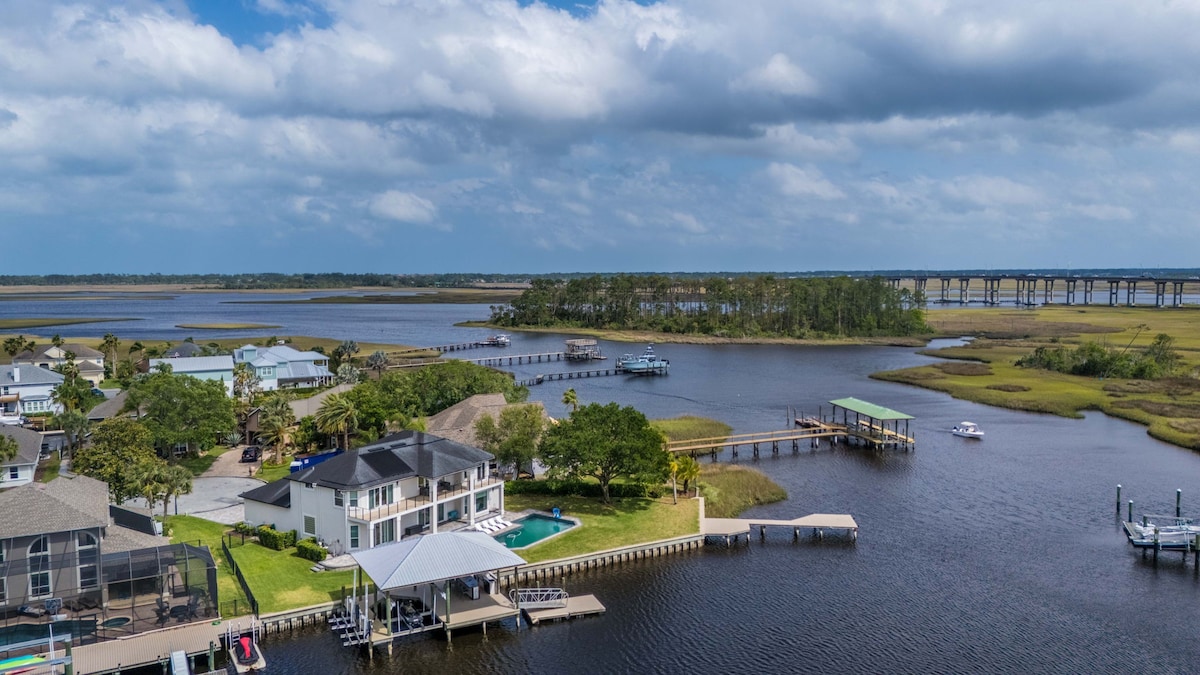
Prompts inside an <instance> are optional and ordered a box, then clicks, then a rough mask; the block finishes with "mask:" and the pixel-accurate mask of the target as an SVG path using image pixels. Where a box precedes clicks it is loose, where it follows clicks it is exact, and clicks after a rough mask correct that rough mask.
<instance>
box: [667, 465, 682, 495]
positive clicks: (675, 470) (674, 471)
mask: <svg viewBox="0 0 1200 675" xmlns="http://www.w3.org/2000/svg"><path fill="white" fill-rule="evenodd" d="M667 467H668V468H670V470H671V503H672V504H678V503H679V484H678V482H677V481H676V479H677V478H678V476H679V467H680V464H679V455H673V456H672V457H671V461H670V463H668V464H667Z"/></svg>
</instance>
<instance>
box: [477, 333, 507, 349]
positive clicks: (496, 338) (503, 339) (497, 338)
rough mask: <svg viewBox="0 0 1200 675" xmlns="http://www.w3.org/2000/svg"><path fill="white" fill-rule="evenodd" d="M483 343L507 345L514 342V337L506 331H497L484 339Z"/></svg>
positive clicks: (487, 344) (495, 345)
mask: <svg viewBox="0 0 1200 675" xmlns="http://www.w3.org/2000/svg"><path fill="white" fill-rule="evenodd" d="M483 344H484V345H486V346H488V347H507V346H509V345H510V344H512V338H511V337H509V336H507V335H505V334H504V333H497V334H496V335H493V336H491V337H489V338H488V339H486V340H484V341H483Z"/></svg>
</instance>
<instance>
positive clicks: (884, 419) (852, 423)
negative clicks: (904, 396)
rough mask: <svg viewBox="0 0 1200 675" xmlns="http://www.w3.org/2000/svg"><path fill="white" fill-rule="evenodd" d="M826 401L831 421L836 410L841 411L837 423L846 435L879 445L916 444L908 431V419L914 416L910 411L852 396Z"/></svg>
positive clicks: (902, 445)
mask: <svg viewBox="0 0 1200 675" xmlns="http://www.w3.org/2000/svg"><path fill="white" fill-rule="evenodd" d="M829 403H830V405H832V406H833V419H832V420H831V421H832V422H834V423H835V424H836V423H838V422H839V419H838V413H839V412H840V413H841V420H840V423H841V425H842V426H843V427H845V429H846V436H847V438H848V439H849V438H856V439H859V440H862V441H865V442H867V443H868V444H870V445H873V446H875V447H878V448H886V447H903V448H907V447H908V446H911V445H915V444H916V440H915V439H913V437H912V436H910V435H909V432H908V421H909V420H911V419H914V418H913V416H912V415H907V414H905V413H902V412H899V411H896V410H892V409H891V408H885V407H883V406H881V405H876V404H874V403H869V402H867V401H861V400H859V399H857V398H853V397H850V398H839V399H836V400H833V401H830V402H829ZM851 415H853V417H851ZM900 422H904V431H903V432H901V431H900Z"/></svg>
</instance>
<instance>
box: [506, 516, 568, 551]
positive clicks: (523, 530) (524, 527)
mask: <svg viewBox="0 0 1200 675" xmlns="http://www.w3.org/2000/svg"><path fill="white" fill-rule="evenodd" d="M513 524H514V525H517V528H516V529H513V530H509V531H507V532H502V533H500V534H498V535H496V536H495V537H494V539H495V540H496V541H498V542H500V543H501V544H504V545H505V546H507V547H508V548H525V547H526V546H533V545H534V544H537V543H539V542H541V541H543V540H545V539H549V538H550V537H556V536H558V535H560V534H562V533H563V532H566V531H567V530H569V529H571V528H572V527H575V526H576V525H578V524H579V523H578V522H577V521H576V520H574V519H573V518H555V517H554V516H544V515H542V514H540V513H531V514H529V515H527V516H522V517H520V518H517V519H516V520H514V521H513Z"/></svg>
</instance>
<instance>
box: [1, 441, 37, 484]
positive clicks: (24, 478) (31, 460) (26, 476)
mask: <svg viewBox="0 0 1200 675" xmlns="http://www.w3.org/2000/svg"><path fill="white" fill-rule="evenodd" d="M0 436H7V437H8V438H11V439H12V440H14V441H16V442H17V456H16V457H13V458H12V459H10V460H8V461H7V462H4V463H3V464H0V489H4V488H11V487H17V486H19V485H25V484H26V483H31V482H33V473H34V471H35V470H37V464H38V457H39V456H40V455H41V451H42V435H41V434H39V433H38V432H36V431H32V430H30V429H25V428H23V427H18V426H11V425H5V426H0Z"/></svg>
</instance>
